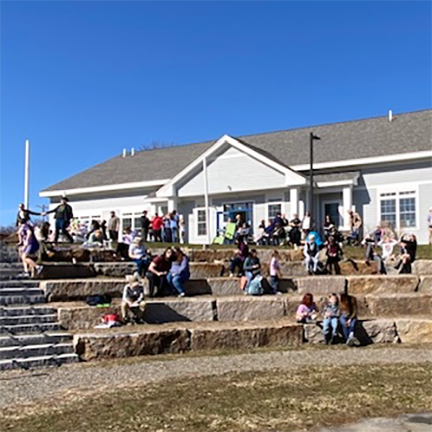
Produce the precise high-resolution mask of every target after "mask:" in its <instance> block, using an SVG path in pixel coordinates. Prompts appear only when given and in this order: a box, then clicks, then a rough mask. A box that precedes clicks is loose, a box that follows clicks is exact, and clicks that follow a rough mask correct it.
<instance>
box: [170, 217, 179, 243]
mask: <svg viewBox="0 0 432 432" xmlns="http://www.w3.org/2000/svg"><path fill="white" fill-rule="evenodd" d="M170 219H171V239H172V242H173V243H178V241H179V215H178V213H177V211H176V210H173V211H172V213H171V215H170Z"/></svg>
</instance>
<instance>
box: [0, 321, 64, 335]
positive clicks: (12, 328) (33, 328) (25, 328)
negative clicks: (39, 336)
mask: <svg viewBox="0 0 432 432" xmlns="http://www.w3.org/2000/svg"><path fill="white" fill-rule="evenodd" d="M58 330H61V328H60V324H58V323H56V322H49V323H40V324H21V325H4V326H3V325H2V326H0V334H2V335H6V334H12V335H18V334H28V333H44V332H53V331H58Z"/></svg>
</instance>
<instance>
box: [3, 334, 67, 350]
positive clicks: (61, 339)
mask: <svg viewBox="0 0 432 432" xmlns="http://www.w3.org/2000/svg"><path fill="white" fill-rule="evenodd" d="M71 339H72V336H71V335H70V333H62V332H52V333H40V334H23V335H17V336H13V335H7V336H0V347H9V346H26V345H38V344H57V343H65V342H69V341H70V340H71Z"/></svg>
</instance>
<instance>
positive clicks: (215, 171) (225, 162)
mask: <svg viewBox="0 0 432 432" xmlns="http://www.w3.org/2000/svg"><path fill="white" fill-rule="evenodd" d="M207 178H208V189H209V194H210V195H212V194H221V193H229V192H238V191H255V190H262V189H274V188H281V187H283V186H284V185H285V175H284V174H283V173H281V172H278V171H276V170H274V169H273V168H270V167H269V166H267V165H265V164H264V163H262V162H260V161H258V160H256V159H254V158H252V157H251V156H248V155H246V154H244V153H242V152H240V151H239V150H237V149H234V148H229V149H228V150H227V151H225V152H224V153H223V154H222V155H220V156H218V157H217V158H216V159H215V160H213V161H209V162H208V167H207ZM203 194H204V175H203V171H202V169H201V170H200V171H199V172H197V173H195V175H194V176H193V177H192V178H191V179H190V180H189V181H187V182H186V183H184V184H183V185H181V186H180V187H179V188H178V196H179V197H185V196H200V195H203Z"/></svg>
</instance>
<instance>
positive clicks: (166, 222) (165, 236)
mask: <svg viewBox="0 0 432 432" xmlns="http://www.w3.org/2000/svg"><path fill="white" fill-rule="evenodd" d="M162 220H163V226H162V241H163V242H164V243H171V242H172V238H171V213H167V214H166V215H165V216H164V217H163V218H162Z"/></svg>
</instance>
